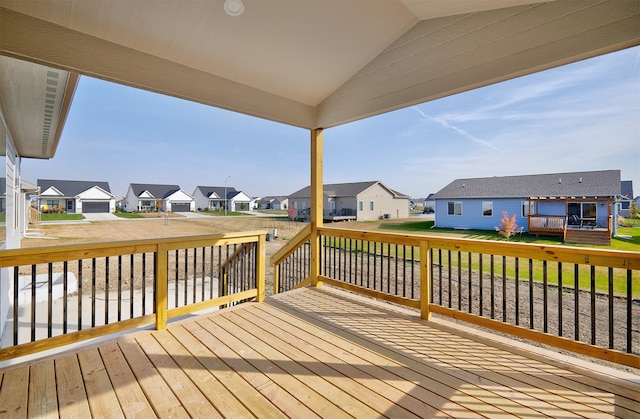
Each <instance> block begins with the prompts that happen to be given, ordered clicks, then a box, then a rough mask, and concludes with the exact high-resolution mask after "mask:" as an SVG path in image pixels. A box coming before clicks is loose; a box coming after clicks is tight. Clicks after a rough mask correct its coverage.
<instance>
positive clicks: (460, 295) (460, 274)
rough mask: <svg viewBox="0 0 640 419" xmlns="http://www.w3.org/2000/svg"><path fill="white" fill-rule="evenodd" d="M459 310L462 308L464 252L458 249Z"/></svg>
mask: <svg viewBox="0 0 640 419" xmlns="http://www.w3.org/2000/svg"><path fill="white" fill-rule="evenodd" d="M458 310H462V252H460V251H458Z"/></svg>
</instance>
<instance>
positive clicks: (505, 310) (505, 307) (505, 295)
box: [502, 256, 507, 323]
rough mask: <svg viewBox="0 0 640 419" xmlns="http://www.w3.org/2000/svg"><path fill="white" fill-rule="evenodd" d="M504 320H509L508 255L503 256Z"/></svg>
mask: <svg viewBox="0 0 640 419" xmlns="http://www.w3.org/2000/svg"><path fill="white" fill-rule="evenodd" d="M502 321H503V322H505V323H506V321H507V257H506V256H502Z"/></svg>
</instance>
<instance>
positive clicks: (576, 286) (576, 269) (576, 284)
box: [573, 263, 580, 340]
mask: <svg viewBox="0 0 640 419" xmlns="http://www.w3.org/2000/svg"><path fill="white" fill-rule="evenodd" d="M579 274H580V266H579V265H578V264H577V263H575V264H574V265H573V298H574V303H573V306H574V307H573V316H574V319H573V321H574V332H573V333H574V335H573V339H574V340H580V275H579Z"/></svg>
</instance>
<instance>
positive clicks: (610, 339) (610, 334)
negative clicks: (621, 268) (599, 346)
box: [609, 268, 614, 349]
mask: <svg viewBox="0 0 640 419" xmlns="http://www.w3.org/2000/svg"><path fill="white" fill-rule="evenodd" d="M613 298H614V297H613V268H609V349H613V332H614V330H613Z"/></svg>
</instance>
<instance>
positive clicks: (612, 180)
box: [434, 170, 620, 199]
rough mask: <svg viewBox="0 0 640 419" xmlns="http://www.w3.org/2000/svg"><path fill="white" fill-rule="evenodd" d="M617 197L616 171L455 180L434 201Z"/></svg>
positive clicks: (618, 176)
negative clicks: (451, 199)
mask: <svg viewBox="0 0 640 419" xmlns="http://www.w3.org/2000/svg"><path fill="white" fill-rule="evenodd" d="M619 194H620V170H602V171H592V172H571V173H549V174H541V175H522V176H501V177H497V176H496V177H484V178H471V179H456V180H454V181H453V182H451V183H450V184H448V185H447V186H445V187H444V188H442V189H441V190H440V191H438V192H437V193H436V194H435V196H434V198H435V199H450V198H529V197H548V198H551V197H583V196H584V197H604V196H615V195H619Z"/></svg>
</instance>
